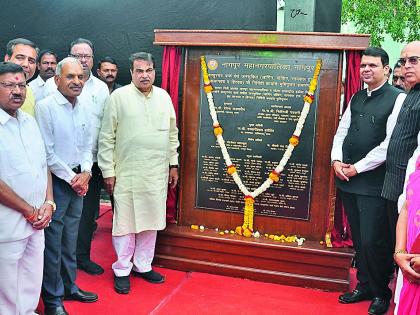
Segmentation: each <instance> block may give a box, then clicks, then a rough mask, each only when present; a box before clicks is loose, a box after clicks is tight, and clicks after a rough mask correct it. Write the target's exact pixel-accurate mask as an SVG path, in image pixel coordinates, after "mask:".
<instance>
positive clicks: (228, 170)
mask: <svg viewBox="0 0 420 315" xmlns="http://www.w3.org/2000/svg"><path fill="white" fill-rule="evenodd" d="M219 128H220V127H219ZM227 172H228V174H229V175H232V174H233V173H236V167H235V165H233V164H232V165H229V166H228V169H227Z"/></svg>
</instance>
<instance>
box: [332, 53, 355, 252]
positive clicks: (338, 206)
mask: <svg viewBox="0 0 420 315" xmlns="http://www.w3.org/2000/svg"><path fill="white" fill-rule="evenodd" d="M346 57H347V58H346V62H347V68H346V78H345V82H344V104H343V112H344V110H345V109H346V108H347V105H348V103H349V102H350V99H351V97H352V95H353V94H354V93H356V92H357V91H359V90H361V88H362V82H361V80H360V72H359V69H360V60H361V54H360V52H359V51H346ZM331 243H332V245H333V247H345V246H353V241H352V239H351V232H350V226H349V223H348V221H347V216H346V214H345V212H344V207H343V204H342V202H341V199H340V195H339V194H337V198H336V203H335V213H334V229H333V231H332V233H331Z"/></svg>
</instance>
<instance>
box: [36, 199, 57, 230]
mask: <svg viewBox="0 0 420 315" xmlns="http://www.w3.org/2000/svg"><path fill="white" fill-rule="evenodd" d="M52 213H53V206H52V205H50V204H48V203H44V204H43V205H42V206H41V207H40V208H39V210H38V221H36V222H34V223H33V224H32V226H33V227H34V229H37V230H42V229H45V228H46V227H48V226H49V225H50V222H51V218H52Z"/></svg>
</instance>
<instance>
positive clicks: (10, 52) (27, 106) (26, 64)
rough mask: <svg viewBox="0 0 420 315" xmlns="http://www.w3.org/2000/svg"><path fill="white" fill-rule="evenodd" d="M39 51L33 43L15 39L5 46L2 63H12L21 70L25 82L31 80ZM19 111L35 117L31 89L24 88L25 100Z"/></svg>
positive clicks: (33, 98)
mask: <svg viewBox="0 0 420 315" xmlns="http://www.w3.org/2000/svg"><path fill="white" fill-rule="evenodd" d="M38 53H39V49H38V47H36V45H35V43H34V42H32V41H30V40H27V39H25V38H15V39H12V40H11V41H9V42H8V43H7V45H6V55H5V56H4V61H10V62H13V63H15V64H17V65H19V66H21V67H22V68H23V71H24V73H25V78H26V81H29V80H30V79H32V77H33V76H34V74H35V70H36V60H37V57H38ZM21 110H23V111H24V112H26V113H28V114H29V115H31V116H35V96H34V93H33V91H32V89H31V87H27V88H26V99H25V103H23V105H22V107H21Z"/></svg>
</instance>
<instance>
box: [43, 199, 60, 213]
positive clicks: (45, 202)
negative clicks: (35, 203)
mask: <svg viewBox="0 0 420 315" xmlns="http://www.w3.org/2000/svg"><path fill="white" fill-rule="evenodd" d="M44 204H47V205H50V206H51V207H52V208H53V212H55V210H57V205H56V204H55V202H54V201H52V200H45V201H44Z"/></svg>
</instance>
